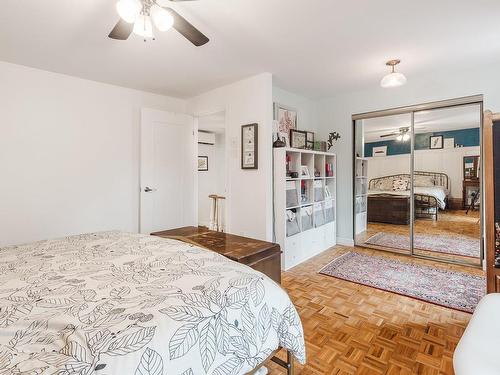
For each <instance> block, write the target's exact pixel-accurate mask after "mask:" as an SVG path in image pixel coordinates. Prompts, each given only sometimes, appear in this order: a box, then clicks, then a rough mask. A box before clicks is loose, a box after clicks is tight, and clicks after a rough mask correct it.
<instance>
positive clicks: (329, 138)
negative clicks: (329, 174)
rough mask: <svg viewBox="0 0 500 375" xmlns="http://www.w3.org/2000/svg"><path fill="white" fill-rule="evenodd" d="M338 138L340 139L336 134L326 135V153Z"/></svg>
mask: <svg viewBox="0 0 500 375" xmlns="http://www.w3.org/2000/svg"><path fill="white" fill-rule="evenodd" d="M340 138H342V137H341V136H340V134H339V133H337V132H333V133H329V134H328V151H330V149H331V148H332V147H333V141H335V142H337V141H338V140H339V139H340ZM325 151H326V150H325Z"/></svg>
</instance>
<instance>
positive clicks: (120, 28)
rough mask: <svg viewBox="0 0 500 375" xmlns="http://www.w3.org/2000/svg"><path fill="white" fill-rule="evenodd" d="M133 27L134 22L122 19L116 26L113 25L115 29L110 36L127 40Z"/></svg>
mask: <svg viewBox="0 0 500 375" xmlns="http://www.w3.org/2000/svg"><path fill="white" fill-rule="evenodd" d="M133 29H134V24H133V23H128V22H125V21H124V20H122V19H120V20H119V21H118V22H117V23H116V25H115V27H113V30H111V32H110V33H109V35H108V37H109V38H111V39H116V40H127V39H128V37H129V36H130V34H132V30H133Z"/></svg>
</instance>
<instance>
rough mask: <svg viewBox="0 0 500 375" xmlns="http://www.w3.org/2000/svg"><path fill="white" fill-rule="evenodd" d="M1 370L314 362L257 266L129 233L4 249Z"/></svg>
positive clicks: (289, 310)
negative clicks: (283, 359) (277, 354)
mask: <svg viewBox="0 0 500 375" xmlns="http://www.w3.org/2000/svg"><path fill="white" fill-rule="evenodd" d="M0 270H1V272H0V373H30V374H55V373H57V374H61V375H62V374H68V375H69V374H82V375H83V374H94V373H95V374H99V373H101V374H107V375H113V374H116V375H122V374H141V375H143V374H144V375H145V374H148V375H150V374H168V375H175V374H183V375H189V374H196V375H198V374H214V375H226V374H227V375H229V374H245V373H247V372H249V371H250V370H252V369H254V368H255V367H257V366H258V365H259V364H260V363H262V362H263V361H264V360H265V359H266V358H267V357H268V356H269V355H270V354H271V353H272V352H273V351H274V350H276V349H277V348H278V347H283V348H286V349H288V350H290V351H291V352H292V353H293V355H294V356H295V357H296V359H297V360H298V361H300V362H301V363H304V362H305V348H304V335H303V330H302V324H301V321H300V318H299V316H298V314H297V311H296V310H295V307H294V306H293V304H292V303H291V301H290V299H289V297H288V295H287V294H286V293H285V292H284V290H283V289H281V287H280V286H279V285H277V284H276V283H275V282H274V281H272V280H271V279H269V278H268V277H266V276H265V275H263V274H262V273H260V272H257V271H254V270H252V269H251V268H249V267H247V266H245V265H242V264H239V263H236V262H233V261H230V260H228V259H227V258H225V257H223V256H221V255H219V254H217V253H214V252H211V251H208V250H204V249H201V248H198V247H196V246H193V245H191V244H186V243H183V242H179V241H175V240H169V239H163V238H159V237H152V236H145V235H138V234H129V233H121V232H103V233H92V234H84V235H77V236H71V237H66V238H63V239H57V240H49V241H41V242H36V243H32V244H27V245H22V246H11V247H5V248H2V249H0Z"/></svg>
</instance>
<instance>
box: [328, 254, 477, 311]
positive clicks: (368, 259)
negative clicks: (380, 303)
mask: <svg viewBox="0 0 500 375" xmlns="http://www.w3.org/2000/svg"><path fill="white" fill-rule="evenodd" d="M319 273H321V274H324V275H328V276H333V277H336V278H339V279H343V280H347V281H351V282H354V283H358V284H362V285H367V286H371V287H374V288H378V289H382V290H386V291H389V292H394V293H397V294H401V295H404V296H408V297H412V298H416V299H419V300H422V301H426V302H431V303H434V304H436V305H440V306H445V307H450V308H452V309H456V310H460V311H465V312H469V313H471V312H473V311H474V309H475V307H476V305H477V304H478V302H479V300H480V299H481V297H483V296H484V295H485V293H486V278H485V277H483V276H476V275H471V274H468V273H463V272H456V271H450V270H446V269H441V268H435V267H430V266H424V265H419V264H411V263H406V262H401V261H399V260H395V259H390V258H385V257H381V256H374V255H366V254H360V253H355V252H349V253H346V254H344V255H341V256H339V257H338V258H335V259H334V260H333V261H332V262H330V263H329V264H328V265H326V266H325V267H323V268H322V269H321V270H320V271H319Z"/></svg>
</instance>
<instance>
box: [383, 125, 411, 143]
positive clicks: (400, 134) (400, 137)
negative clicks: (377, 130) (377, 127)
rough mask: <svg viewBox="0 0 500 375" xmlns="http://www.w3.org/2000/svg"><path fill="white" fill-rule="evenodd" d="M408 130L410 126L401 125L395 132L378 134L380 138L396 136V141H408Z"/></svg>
mask: <svg viewBox="0 0 500 375" xmlns="http://www.w3.org/2000/svg"><path fill="white" fill-rule="evenodd" d="M409 132H410V128H409V127H402V128H399V129H398V130H397V131H395V132H392V133H387V134H382V135H380V138H385V137H393V136H396V141H399V142H406V141H408V140H409V139H410V134H409Z"/></svg>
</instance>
